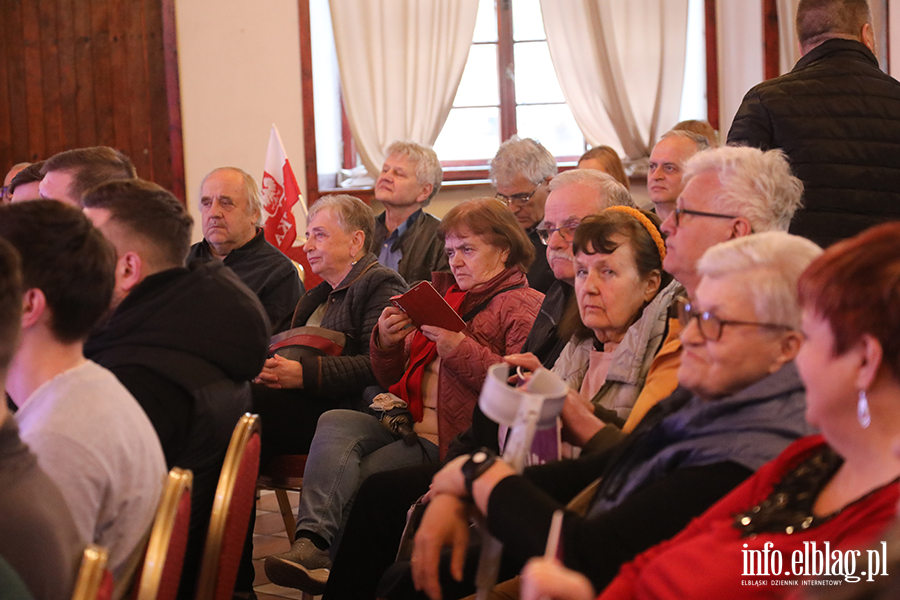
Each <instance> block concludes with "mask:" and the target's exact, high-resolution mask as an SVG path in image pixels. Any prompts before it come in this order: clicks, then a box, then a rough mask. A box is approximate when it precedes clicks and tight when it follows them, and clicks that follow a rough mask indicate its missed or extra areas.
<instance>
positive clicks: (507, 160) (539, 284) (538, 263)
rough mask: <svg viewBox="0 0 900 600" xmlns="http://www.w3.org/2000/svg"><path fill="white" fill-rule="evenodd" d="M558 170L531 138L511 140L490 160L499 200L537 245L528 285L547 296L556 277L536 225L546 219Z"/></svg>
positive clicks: (538, 143) (492, 177) (554, 161)
mask: <svg viewBox="0 0 900 600" xmlns="http://www.w3.org/2000/svg"><path fill="white" fill-rule="evenodd" d="M556 171H557V169H556V159H555V158H553V155H552V154H550V152H549V151H548V150H547V149H546V148H544V147H543V146H542V145H541V143H540V142H538V141H537V140H533V139H531V138H524V139H522V138H519V137H518V136H513V137H511V138H510V139H508V140H506V141H505V142H503V143H502V144H501V145H500V148H499V149H498V150H497V154H496V155H495V156H494V158H493V159H492V160H491V181H493V183H494V187H496V188H497V196H496V197H497V199H498V200H502V201H503V202H505V203H506V205H507V206H509V209H510V210H511V211H512V213H513V214H514V215H515V216H516V220H517V221H518V222H519V225H521V226H522V229H524V230H525V233H526V234H527V235H528V239H530V240H531V243H532V244H533V245H534V251H535V252H534V253H535V261H534V264H532V265H531V269H530V270H529V271H528V285H530V286H531V287H533V288H534V289H536V290H538V291H540V292H544V293H546V292H547V290H548V289H549V288H550V286H551V285H552V284H553V281H554V277H553V272H552V271H551V270H550V266H549V265H548V264H547V257H546V255H545V252H544V246H543V244H542V243H541V239H540V237H539V236H538V233H537V226H538V225H539V224H540V223H541V221H543V220H544V204H546V202H547V195H548V194H549V193H550V191H549V188H550V181H551V180H552V179H553V176H554V175H556Z"/></svg>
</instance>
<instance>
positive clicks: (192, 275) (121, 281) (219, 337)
mask: <svg viewBox="0 0 900 600" xmlns="http://www.w3.org/2000/svg"><path fill="white" fill-rule="evenodd" d="M84 204H85V213H86V214H87V215H88V217H90V219H91V220H92V221H93V222H94V224H95V225H96V226H97V227H98V228H99V229H100V231H101V232H103V235H104V236H105V237H106V238H107V239H108V240H109V241H110V243H111V244H112V245H113V246H114V247H115V249H116V254H117V257H118V259H117V266H116V284H115V291H114V293H113V300H112V314H111V315H110V317H109V320H108V321H107V322H106V323H105V325H104V326H103V327H102V328H100V329H99V330H97V331H95V332H94V334H93V335H92V336H91V337H90V339H89V340H88V342H87V344H86V346H85V355H86V356H87V357H88V358H90V359H92V360H94V361H95V362H97V363H99V364H100V365H102V366H104V367H106V368H108V369H109V370H110V371H112V372H113V373H114V374H115V375H116V377H118V379H119V380H120V381H121V382H122V383H123V384H124V385H125V387H126V388H128V390H129V391H130V392H131V394H132V395H133V396H134V397H135V398H136V399H137V401H138V402H139V403H140V405H141V406H142V407H143V409H144V411H145V412H146V413H147V416H148V417H150V421H151V422H152V423H153V426H154V428H155V429H156V432H157V435H158V436H159V439H160V442H161V443H162V447H163V452H164V453H165V457H166V463H167V465H168V467H169V468H171V467H175V466H177V467H182V468H187V469H191V470H192V471H193V473H194V484H193V491H192V494H191V524H190V534H189V540H188V550H187V556H186V559H185V567H184V574H183V576H182V589H181V591H182V596H183V597H189V596H191V595H192V593H193V583H194V581H195V577H196V570H197V568H198V567H199V558H200V553H201V551H202V544H203V540H204V539H205V537H206V529H207V527H208V523H209V516H210V512H211V510H212V503H213V498H214V495H215V489H216V485H217V483H218V479H219V471H220V470H221V467H222V461H223V459H224V458H225V451H226V449H227V447H228V442H229V440H230V439H231V433H232V431H233V429H234V426H235V424H236V423H237V421H238V419H239V418H240V416H241V415H242V414H243V413H244V412H246V411H247V410H249V408H250V405H251V404H250V385H249V380H250V379H252V378H253V377H255V376H256V375H257V374H258V373H259V371H260V370H261V369H262V365H263V362H264V361H265V357H266V349H267V346H268V326H267V322H266V317H265V315H264V313H263V309H262V306H261V305H260V303H259V300H258V299H257V298H256V296H255V295H254V294H253V293H252V292H251V291H250V290H249V289H247V287H246V286H245V285H244V284H242V283H241V282H240V280H239V279H238V278H237V277H236V276H235V274H234V273H232V272H231V270H230V269H228V268H227V267H225V266H224V265H223V264H222V263H221V262H218V261H215V262H209V263H205V264H197V265H194V266H193V267H192V268H185V267H184V259H185V257H186V256H187V253H188V248H189V246H190V235H191V227H192V224H193V219H191V216H190V215H189V214H188V213H187V211H186V210H185V208H184V206H183V205H182V204H181V203H180V202H179V201H178V200H177V199H176V198H175V197H174V196H173V195H172V194H170V193H169V192H167V191H166V190H164V189H162V188H161V187H159V186H157V185H155V184H153V183H150V182H148V181H143V180H140V179H133V180H129V181H116V182H111V183H107V184H104V185H102V186H99V187H97V188H95V189H93V190H91V191H90V192H89V193H88V194H86V195H85V197H84Z"/></svg>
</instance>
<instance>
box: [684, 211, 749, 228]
mask: <svg viewBox="0 0 900 600" xmlns="http://www.w3.org/2000/svg"><path fill="white" fill-rule="evenodd" d="M681 215H696V216H698V217H712V218H714V219H737V215H723V214H720V213H711V212H704V211H702V210H691V209H689V208H676V209H675V227H681Z"/></svg>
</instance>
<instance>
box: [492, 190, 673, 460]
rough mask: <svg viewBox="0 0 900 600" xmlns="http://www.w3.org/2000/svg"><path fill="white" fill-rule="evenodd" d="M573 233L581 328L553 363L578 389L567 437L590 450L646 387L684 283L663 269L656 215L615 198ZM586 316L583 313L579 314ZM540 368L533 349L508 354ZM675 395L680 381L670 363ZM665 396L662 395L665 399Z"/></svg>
mask: <svg viewBox="0 0 900 600" xmlns="http://www.w3.org/2000/svg"><path fill="white" fill-rule="evenodd" d="M563 234H567V235H569V236H572V238H571V239H572V251H573V253H574V255H575V296H576V298H577V300H578V314H575V313H574V311H572V314H570V315H567V317H566V319H569V320H570V321H572V322H573V324H574V325H572V324H570V325H569V326H568V327H566V326H565V325H564V326H563V327H562V329H568V330H569V331H573V330H574V331H575V334H574V335H573V336H572V339H571V341H569V343H568V345H566V347H565V348H564V349H563V351H562V354H560V357H559V359H558V360H557V361H556V364H555V365H554V367H553V371H554V372H555V373H556V374H558V375H559V376H560V377H562V378H563V379H564V380H565V381H566V383H568V384H569V388H570V389H571V391H570V393H569V397H568V398H567V401H566V406H565V408H564V409H563V414H562V421H563V438H564V439H565V440H566V441H567V442H569V443H571V444H573V445H575V446H578V447H582V448H584V449H585V451H593V450H594V447H595V446H598V447H602V446H603V444H604V443H605V440H604V439H603V437H604V436H602V435H597V434H598V430H599V429H601V428H602V427H603V425H604V423H611V424H613V425H615V426H616V428H618V429H621V428H622V426H623V425H624V424H625V421H626V420H627V419H628V416H629V414H630V413H631V409H632V407H633V406H634V405H635V401H636V400H637V398H638V396H639V395H640V393H641V389H642V388H643V385H644V381H645V380H646V379H647V373H648V371H649V370H650V365H651V363H652V362H653V359H654V357H655V356H656V354H657V352H658V351H659V349H660V346H661V345H662V343H663V340H664V339H665V336H666V331H667V326H668V309H669V306H670V305H672V303H673V301H674V298H675V296H676V295H677V294H678V292H679V291H681V289H682V288H681V286H680V285H679V284H678V283H676V282H674V281H673V280H672V277H671V276H670V275H669V274H668V273H665V272H664V271H663V269H662V261H663V259H664V258H665V256H666V245H665V242H664V241H663V238H662V235H661V234H660V232H659V219H658V218H657V217H656V215H654V214H652V213H648V212H643V211H640V210H638V209H636V208H631V207H627V206H614V207H611V208H609V209H607V210H605V211H603V212H602V213H600V214H598V215H593V216H590V217H587V218H585V219H584V220H582V222H581V224H580V225H579V226H578V227H577V229H575V230H574V231H568V232H565V231H562V230H559V231H557V235H563ZM578 316H580V319H578ZM506 360H507V361H509V362H510V363H512V364H515V365H521V366H524V367H527V368H531V369H535V368H537V366H538V364H539V363H538V361H537V359H536V358H535V357H533V356H532V355H529V354H524V355H514V356H509V357H507V358H506ZM669 372H670V378H671V380H672V381H671V382H670V385H667V386H665V387H666V390H667V391H666V393H665V394H663V397H664V396H665V395H668V394H669V393H671V391H672V390H674V389H675V387H676V385H677V381H676V378H675V370H674V369H670V370H669ZM658 399H659V398H657V400H658Z"/></svg>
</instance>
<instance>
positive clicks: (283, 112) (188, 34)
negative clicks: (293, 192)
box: [175, 0, 306, 241]
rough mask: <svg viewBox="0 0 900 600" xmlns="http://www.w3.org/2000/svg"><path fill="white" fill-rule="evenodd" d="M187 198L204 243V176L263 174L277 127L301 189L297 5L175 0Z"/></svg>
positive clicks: (292, 1)
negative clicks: (200, 197) (228, 171)
mask: <svg viewBox="0 0 900 600" xmlns="http://www.w3.org/2000/svg"><path fill="white" fill-rule="evenodd" d="M175 9H176V23H177V28H178V67H179V71H180V73H179V75H180V79H181V117H182V124H183V131H184V162H185V185H186V187H187V201H188V205H189V206H190V208H191V212H192V214H193V215H194V219H195V221H196V222H195V224H194V240H195V241H198V240H200V239H201V238H202V234H201V232H200V224H199V214H198V213H197V194H198V191H199V187H200V181H201V180H202V179H203V176H204V175H206V173H208V172H209V171H211V170H212V169H214V168H216V167H221V166H234V167H239V168H241V169H244V170H245V171H247V172H248V173H250V174H251V175H253V176H254V177H256V178H257V179H258V178H259V177H260V176H261V175H262V170H263V164H264V162H265V156H266V147H267V145H268V142H269V131H270V129H271V127H272V123H275V124H276V125H277V126H278V129H279V131H280V133H281V139H282V141H283V142H284V146H285V150H286V151H287V155H288V158H289V159H290V161H291V164H292V165H293V167H294V172H295V174H296V175H297V179H298V182H299V183H300V186H301V188H303V189H305V187H306V184H305V179H304V173H303V113H302V110H301V98H300V41H299V25H298V15H297V2H296V0H265V1H264V2H252V3H250V2H246V1H243V0H176V3H175Z"/></svg>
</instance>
